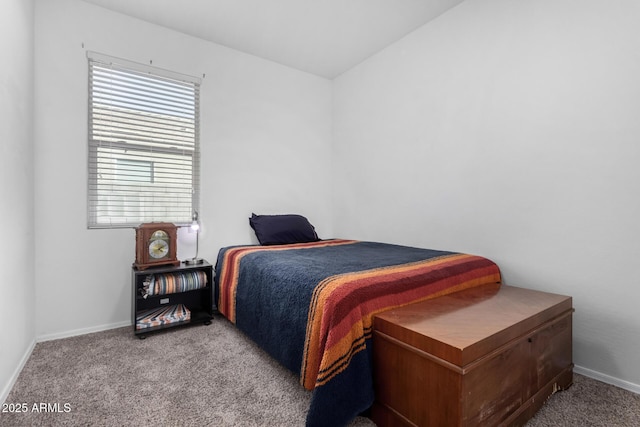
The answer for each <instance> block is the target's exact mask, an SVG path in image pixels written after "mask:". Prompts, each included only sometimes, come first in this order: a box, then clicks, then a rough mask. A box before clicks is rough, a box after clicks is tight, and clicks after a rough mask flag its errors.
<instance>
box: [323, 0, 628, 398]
mask: <svg viewBox="0 0 640 427" xmlns="http://www.w3.org/2000/svg"><path fill="white" fill-rule="evenodd" d="M638 22H640V3H638V2H636V1H635V0H616V1H607V2H604V1H599V0H586V1H585V0H538V1H513V0H473V1H466V2H463V3H462V4H461V5H459V6H457V7H456V8H454V9H453V10H451V11H449V12H448V13H446V14H444V15H443V16H441V17H440V18H438V19H437V20H435V21H434V22H432V23H429V24H427V25H425V26H423V27H422V28H420V29H419V30H417V31H415V32H414V33H412V34H410V35H409V36H407V37H405V38H404V39H403V40H401V41H400V42H398V43H396V44H394V45H392V46H390V47H389V48H387V49H386V50H384V51H383V52H381V53H379V54H377V55H375V56H374V57H371V58H370V59H369V60H367V61H365V62H364V63H362V64H360V65H359V66H358V67H356V68H354V69H352V70H350V71H349V72H347V73H345V74H343V75H342V76H340V77H339V78H338V79H336V81H335V92H334V140H333V144H334V153H333V156H334V173H335V176H336V179H335V181H334V202H333V203H334V207H335V210H334V212H335V214H334V224H335V226H334V227H335V231H336V234H337V235H344V236H347V237H350V238H360V239H371V240H381V241H389V242H396V243H402V244H410V245H417V246H422V247H431V248H437V249H449V250H459V251H465V252H471V253H477V254H480V255H484V256H487V257H489V258H491V259H493V260H495V261H496V262H497V263H498V264H499V265H500V267H501V269H502V272H503V274H504V279H505V282H506V283H508V284H511V285H518V286H523V287H529V288H535V289H541V290H545V291H551V292H556V293H560V294H567V295H572V296H573V298H574V307H575V309H576V312H575V317H574V361H575V363H576V365H579V366H578V370H581V371H582V372H583V373H588V374H591V375H593V376H597V377H600V378H601V379H604V380H605V381H609V382H614V383H617V384H619V385H622V386H625V387H627V388H630V389H632V390H635V391H637V392H640V369H638V364H637V358H638V354H640V340H639V339H638V331H639V329H638V327H639V325H640V310H638V302H639V301H640V279H639V276H638V269H637V266H638V263H639V259H640V244H639V243H638V242H639V241H640V221H639V220H638V219H639V218H640V167H638V165H639V164H640V120H639V119H638V117H639V116H638V114H639V112H640V78H639V76H640V56H639V52H640V27H639V26H638Z"/></svg>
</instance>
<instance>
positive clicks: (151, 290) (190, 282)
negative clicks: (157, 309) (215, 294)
mask: <svg viewBox="0 0 640 427" xmlns="http://www.w3.org/2000/svg"><path fill="white" fill-rule="evenodd" d="M206 286H207V274H206V273H205V272H204V271H184V272H180V273H165V274H153V275H151V276H150V278H149V280H147V281H145V282H144V284H143V289H142V296H143V297H144V298H146V297H148V296H153V295H165V294H174V293H177V292H186V291H191V290H194V289H200V288H204V287H206Z"/></svg>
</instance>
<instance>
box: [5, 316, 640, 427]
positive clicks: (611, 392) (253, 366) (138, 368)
mask: <svg viewBox="0 0 640 427" xmlns="http://www.w3.org/2000/svg"><path fill="white" fill-rule="evenodd" d="M310 397H311V395H310V393H309V392H307V391H305V390H304V389H303V388H302V386H300V385H299V384H298V378H297V376H296V375H293V374H292V373H290V372H289V371H287V370H285V369H284V368H282V367H281V366H280V365H278V364H277V363H276V362H274V361H273V359H271V358H270V357H269V356H268V355H266V354H265V353H264V352H262V351H261V350H260V349H259V348H257V347H256V346H255V345H254V344H253V343H252V342H251V341H249V340H248V339H247V338H245V336H244V335H242V334H241V333H240V332H238V330H236V329H235V328H234V327H233V326H232V325H231V324H230V323H229V322H227V321H226V320H224V319H222V318H220V317H217V318H216V319H215V320H214V322H213V324H212V325H209V326H202V325H201V326H193V327H188V328H181V329H173V330H168V331H165V332H162V333H159V334H155V335H151V336H149V338H147V339H146V340H139V339H138V338H136V337H134V336H133V333H132V331H131V328H119V329H114V330H110V331H105V332H99V333H95V334H88V335H83V336H79V337H72V338H67V339H62V340H56V341H48V342H43V343H39V344H37V345H36V347H35V349H34V352H33V354H32V356H31V357H30V359H29V360H28V362H27V364H26V366H25V368H24V369H23V371H22V373H21V374H20V376H19V378H18V381H17V383H16V384H15V386H14V388H13V390H12V391H11V392H10V394H9V396H8V398H7V400H6V402H5V404H6V405H11V404H14V405H16V404H19V405H20V407H21V408H25V409H26V412H20V413H15V412H14V413H0V425H1V426H128V425H136V426H152V425H153V426H303V425H304V420H305V414H306V410H307V407H308V405H309V401H310ZM23 404H24V405H23ZM6 407H7V406H5V408H6ZM14 409H16V406H14ZM351 426H358V427H364V426H373V423H372V422H371V421H370V420H369V419H367V418H362V417H360V418H356V420H354V422H353V423H352V424H351ZM527 426H529V427H536V426H640V395H637V394H634V393H631V392H628V391H625V390H622V389H619V388H616V387H613V386H610V385H606V384H603V383H600V382H597V381H595V380H592V379H589V378H586V377H583V376H579V375H576V376H575V384H574V385H573V386H572V387H571V388H570V389H569V390H566V391H563V392H560V393H557V394H555V395H554V396H552V398H551V399H550V400H549V401H548V402H547V403H546V404H545V406H544V407H543V408H542V410H541V411H539V412H538V414H537V415H536V417H535V418H534V419H532V420H531V421H530V422H529V423H528V424H527Z"/></svg>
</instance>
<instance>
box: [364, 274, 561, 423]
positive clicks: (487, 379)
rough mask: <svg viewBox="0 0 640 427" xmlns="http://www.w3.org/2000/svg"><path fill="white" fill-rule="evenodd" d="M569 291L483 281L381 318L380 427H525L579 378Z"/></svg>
mask: <svg viewBox="0 0 640 427" xmlns="http://www.w3.org/2000/svg"><path fill="white" fill-rule="evenodd" d="M572 313H573V308H572V299H571V297H567V296H563V295H556V294H550V293H545V292H539V291H534V290H529V289H522V288H517V287H513V286H505V285H503V286H501V287H498V285H485V286H481V287H477V288H474V289H468V290H465V291H461V292H456V293H454V294H450V295H447V296H443V297H439V298H436V299H432V300H428V301H424V302H420V303H416V304H411V305H409V306H405V307H403V308H399V309H395V310H391V311H387V312H384V313H381V314H379V315H377V316H376V317H375V319H374V338H373V357H374V383H375V393H376V401H375V403H374V405H373V408H372V411H371V418H372V419H373V421H374V422H375V423H376V424H377V425H378V426H379V427H384V426H447V427H449V426H494V425H523V424H524V423H526V421H527V420H528V419H529V418H531V417H532V416H533V414H535V412H536V411H537V410H538V409H539V408H540V407H541V406H542V404H543V403H544V402H545V401H546V399H547V398H548V396H550V395H551V394H553V393H554V392H556V391H557V390H561V389H565V388H567V387H569V386H570V385H571V383H572V381H573V363H572Z"/></svg>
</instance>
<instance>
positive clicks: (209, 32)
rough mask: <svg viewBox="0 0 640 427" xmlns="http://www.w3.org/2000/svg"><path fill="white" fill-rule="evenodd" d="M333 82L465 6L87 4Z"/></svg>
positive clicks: (407, 0) (329, 1)
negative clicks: (412, 34)
mask: <svg viewBox="0 0 640 427" xmlns="http://www.w3.org/2000/svg"><path fill="white" fill-rule="evenodd" d="M84 1H86V2H88V3H93V4H95V5H98V6H102V7H104V8H107V9H110V10H113V11H116V12H120V13H123V14H126V15H130V16H133V17H135V18H139V19H142V20H144V21H148V22H151V23H154V24H157V25H161V26H164V27H167V28H171V29H173V30H176V31H180V32H182V33H185V34H189V35H191V36H194V37H199V38H201V39H204V40H209V41H212V42H214V43H218V44H221V45H223V46H227V47H230V48H232V49H236V50H239V51H242V52H246V53H249V54H252V55H256V56H259V57H262V58H265V59H268V60H271V61H275V62H278V63H280V64H283V65H286V66H289V67H293V68H296V69H298V70H302V71H306V72H309V73H312V74H316V75H319V76H322V77H326V78H329V79H332V78H334V77H336V76H338V75H340V74H341V73H343V72H345V71H347V70H348V69H350V68H352V67H353V66H355V65H357V64H358V63H360V62H362V61H363V60H365V59H366V58H368V57H369V56H371V55H373V54H374V53H376V52H378V51H380V50H382V49H383V48H385V47H386V46H388V45H390V44H392V43H394V42H395V41H397V40H399V39H400V38H402V37H403V36H405V35H406V34H408V33H410V32H411V31H413V30H415V29H417V28H418V27H420V26H422V25H423V24H425V23H427V22H429V21H430V20H432V19H434V18H436V17H437V16H439V15H440V14H442V13H444V12H445V11H447V10H449V9H451V8H452V7H454V6H456V5H457V4H459V3H461V2H462V1H463V0H135V1H132V0H84Z"/></svg>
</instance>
